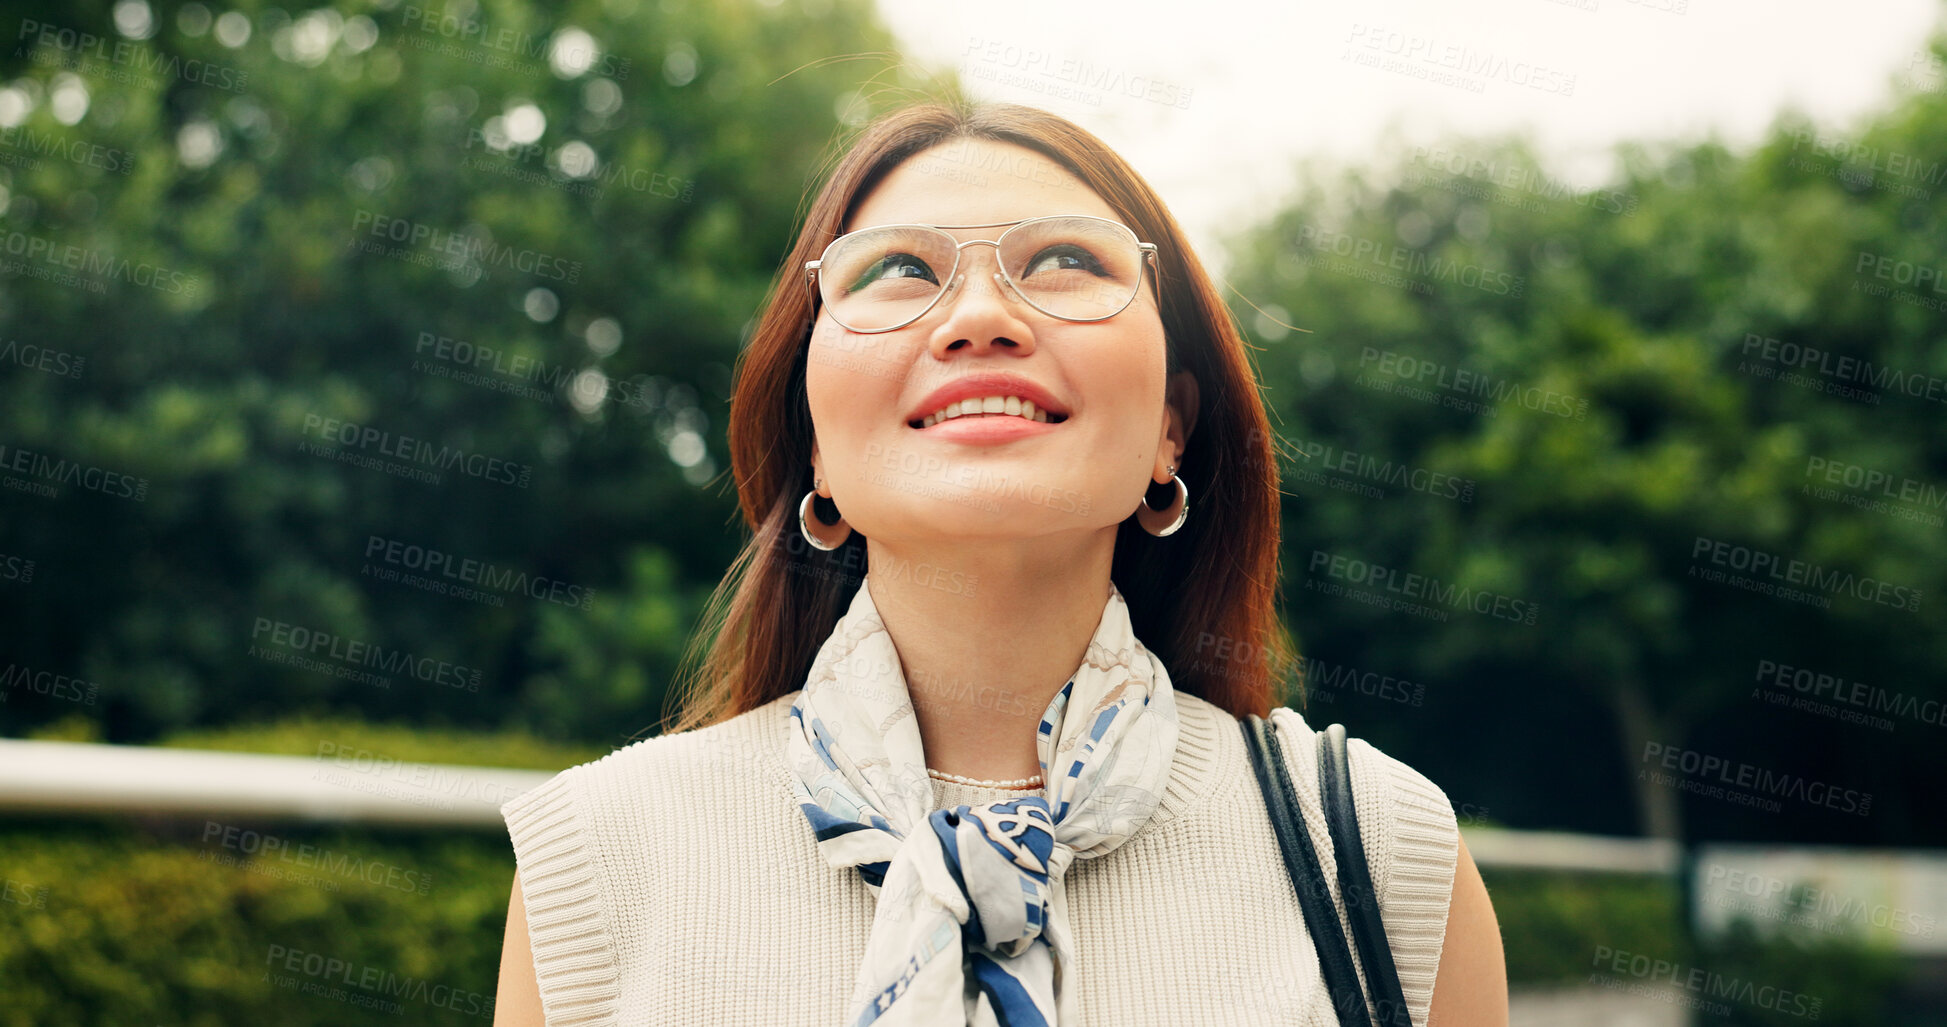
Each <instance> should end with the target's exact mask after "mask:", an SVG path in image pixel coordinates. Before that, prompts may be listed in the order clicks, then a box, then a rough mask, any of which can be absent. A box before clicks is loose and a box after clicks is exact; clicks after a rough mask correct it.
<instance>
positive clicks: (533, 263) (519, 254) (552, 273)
mask: <svg viewBox="0 0 1947 1027" xmlns="http://www.w3.org/2000/svg"><path fill="white" fill-rule="evenodd" d="M360 230H363V231H364V234H366V235H369V236H371V237H372V238H373V239H388V240H391V241H392V242H396V243H402V244H404V245H403V246H401V247H398V248H390V247H386V246H384V245H382V244H377V243H372V242H370V241H369V240H365V239H359V238H356V235H357V233H359V232H360ZM352 232H353V234H354V238H353V240H352V242H353V244H354V245H355V246H357V247H359V248H360V249H361V250H363V251H365V252H368V253H378V254H380V255H381V256H390V257H404V258H406V259H408V260H411V261H412V262H414V263H426V262H427V261H430V262H431V263H433V264H436V265H439V266H442V267H446V268H448V269H450V270H465V269H467V268H477V269H479V270H480V271H483V272H484V271H490V270H493V269H494V268H506V269H511V270H515V271H521V272H524V273H527V274H533V275H539V276H541V277H542V278H547V279H551V280H553V281H557V282H565V283H567V284H569V285H573V284H575V283H576V282H579V281H581V261H579V260H565V259H563V258H561V257H557V256H554V255H553V254H549V253H543V252H541V251H539V250H526V249H517V248H515V247H512V246H502V245H500V244H499V243H496V242H494V241H493V240H492V239H489V238H485V237H484V235H483V234H479V233H474V232H454V231H451V230H449V229H444V228H436V227H434V226H432V225H428V224H425V223H424V222H419V221H412V220H409V219H407V218H395V217H387V216H385V215H384V214H378V213H374V212H372V211H369V210H360V211H358V212H357V213H355V214H353V215H352ZM419 249H424V250H425V252H424V253H414V252H413V251H415V250H419ZM420 257H424V258H427V260H419V259H417V258H420ZM444 258H451V259H450V260H447V259H444Z"/></svg>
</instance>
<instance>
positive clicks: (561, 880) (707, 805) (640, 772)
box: [500, 692, 796, 1027]
mask: <svg viewBox="0 0 1947 1027" xmlns="http://www.w3.org/2000/svg"><path fill="white" fill-rule="evenodd" d="M795 696H796V693H795V692H793V693H790V694H788V695H785V696H782V697H780V698H778V699H775V700H773V701H771V702H768V703H766V704H764V705H762V706H759V707H757V708H755V709H751V710H748V711H746V712H744V713H741V714H738V715H737V716H735V717H732V718H730V719H729V720H725V721H721V722H718V723H716V724H712V725H709V726H707V727H701V728H697V729H695V730H691V731H684V732H679V733H676V734H670V735H659V736H657V737H654V738H647V739H644V740H642V741H639V742H635V743H633V744H630V745H627V746H624V747H622V748H620V749H617V750H615V751H614V752H611V753H609V754H608V755H606V756H603V757H601V758H600V759H596V760H591V761H590V762H588V763H583V764H580V765H579V766H574V767H570V768H568V769H567V770H564V771H562V772H561V773H559V774H556V775H555V776H554V777H552V778H550V779H548V780H547V781H544V782H542V783H541V784H540V785H537V786H536V787H534V788H533V789H531V790H529V791H527V792H525V793H523V794H521V795H518V796H516V797H514V798H513V799H510V800H508V801H507V802H506V803H505V804H504V805H502V806H501V807H500V813H501V817H502V818H503V819H504V820H506V822H507V831H508V835H509V837H510V839H511V840H512V842H513V846H514V858H515V864H516V866H517V869H518V873H519V874H520V880H521V894H522V899H523V900H524V901H525V903H526V906H527V926H528V937H529V941H530V945H531V947H532V950H533V952H534V963H535V966H534V970H535V977H536V979H537V980H538V982H539V984H540V992H541V1005H542V1009H543V1010H544V1012H545V1014H546V1017H547V1024H548V1027H604V1025H611V1024H616V1023H618V1022H619V1020H618V1019H617V1015H618V1014H617V1008H616V1006H617V1003H616V999H617V997H618V995H619V994H620V992H621V985H622V962H623V955H624V953H623V952H621V951H620V949H619V947H618V944H617V938H618V936H619V937H624V938H626V937H628V936H629V935H628V932H627V931H626V930H621V931H618V929H617V928H618V926H619V925H618V924H616V923H615V922H614V921H615V919H616V918H617V915H618V913H619V912H620V911H624V910H630V909H635V908H643V907H644V906H645V905H646V904H645V903H644V902H643V901H642V900H643V899H644V898H645V896H643V895H640V894H635V895H631V894H627V893H629V892H643V891H647V890H648V889H649V888H650V887H652V884H653V876H652V875H651V874H648V873H645V871H646V870H652V869H653V868H651V867H646V866H644V865H643V864H642V862H641V861H640V852H642V851H648V850H647V849H646V847H645V849H644V850H638V851H637V852H629V851H620V852H618V851H616V847H615V846H614V845H613V844H612V836H613V834H614V831H615V828H616V826H617V825H625V824H639V823H643V822H644V821H645V819H646V820H647V821H648V822H650V823H655V822H657V821H658V819H659V818H658V815H659V813H660V812H661V811H660V810H657V809H648V808H645V807H649V806H655V805H660V804H663V803H668V802H669V800H671V799H673V798H675V799H680V800H681V801H682V803H683V804H684V805H685V806H686V807H687V808H686V809H685V810H684V811H683V812H682V814H681V815H682V816H684V817H691V818H697V819H699V820H706V819H709V818H734V817H739V816H747V815H749V811H750V803H749V801H748V800H749V791H748V789H747V788H721V787H713V785H714V784H716V783H718V782H722V781H725V780H733V781H738V782H742V783H745V784H749V783H753V782H758V781H770V782H774V783H775V784H776V785H777V799H778V801H780V802H783V803H785V804H787V805H789V806H792V807H794V808H795V803H794V802H793V801H792V798H791V795H790V792H789V789H788V785H787V780H788V779H787V778H786V777H785V774H784V772H785V767H784V763H783V760H782V755H781V754H782V738H783V735H782V728H783V722H782V720H781V719H780V718H783V717H785V716H786V715H787V712H786V711H788V710H789V708H790V704H791V700H792V699H793V698H794V697H795ZM595 818H599V822H598V821H597V819H595ZM605 842H611V844H604V843H605ZM632 900H633V901H632Z"/></svg>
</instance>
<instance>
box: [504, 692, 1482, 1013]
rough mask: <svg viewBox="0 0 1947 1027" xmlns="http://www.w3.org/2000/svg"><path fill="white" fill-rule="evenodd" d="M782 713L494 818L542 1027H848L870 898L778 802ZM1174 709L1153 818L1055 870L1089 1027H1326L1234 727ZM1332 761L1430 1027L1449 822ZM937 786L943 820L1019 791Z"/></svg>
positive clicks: (738, 721) (1412, 1004) (1416, 780)
mask: <svg viewBox="0 0 1947 1027" xmlns="http://www.w3.org/2000/svg"><path fill="white" fill-rule="evenodd" d="M796 695H797V693H796V692H792V693H789V694H786V695H784V696H780V697H779V698H777V699H775V700H773V701H771V702H769V703H766V704H765V705H763V706H761V707H758V708H757V709H754V710H751V711H749V712H747V713H744V714H741V715H739V716H737V717H735V718H732V719H731V720H728V721H724V722H722V723H719V724H713V725H711V726H709V727H705V728H700V729H697V730H694V731H687V732H683V733H680V734H675V735H665V736H662V737H658V738H651V739H647V740H644V741H641V742H637V743H635V744H633V745H630V746H628V747H626V748H623V749H619V750H617V751H615V752H613V753H610V754H609V755H607V756H604V757H602V758H601V759H599V760H595V761H593V762H590V763H585V764H582V765H581V766H578V767H571V768H569V769H568V770H564V771H562V772H561V773H560V774H558V775H556V776H555V777H553V778H551V779H550V780H548V781H547V782H545V783H543V784H541V785H540V786H538V787H536V788H534V789H533V790H532V791H529V792H527V793H525V794H523V795H521V796H519V797H517V798H515V799H513V800H511V801H509V802H508V803H507V804H506V805H504V806H502V807H501V813H502V815H503V816H504V817H505V818H506V821H507V827H508V833H509V835H510V836H511V837H512V839H513V845H514V854H515V859H516V861H517V863H518V865H519V874H520V881H521V890H522V894H523V897H524V899H525V901H526V904H527V925H528V933H529V937H530V939H531V942H532V945H533V949H534V966H535V973H536V976H537V978H538V980H539V982H540V988H541V1000H542V1004H543V1006H544V1007H545V1009H546V1011H547V1023H548V1027H570V1025H573V1027H583V1025H610V1024H614V1025H622V1024H628V1025H636V1024H704V1025H711V1027H716V1025H723V1027H743V1025H750V1027H760V1025H761V1027H779V1025H787V1024H790V1025H797V1024H802V1025H806V1027H837V1025H838V1024H839V1021H840V1020H842V1019H843V1018H844V1016H845V1002H846V998H847V996H848V994H849V993H850V991H851V987H852V983H853V981H854V978H855V975H856V973H857V970H858V965H859V960H860V956H861V954H862V953H863V952H864V951H865V943H866V937H867V935H868V934H869V933H870V931H871V927H872V919H873V901H874V900H873V898H872V895H871V893H870V892H869V891H868V890H867V889H866V886H865V884H864V882H863V881H861V880H860V879H859V875H858V872H857V871H856V870H845V871H841V870H838V869H836V868H834V867H831V866H830V865H828V864H826V863H825V861H824V860H822V859H820V858H819V855H818V851H817V848H816V846H815V844H814V842H813V840H812V837H811V831H810V829H809V827H808V826H807V825H806V823H805V818H804V814H803V813H802V812H801V811H800V810H799V809H798V806H797V803H796V802H795V800H794V799H793V797H792V792H791V785H790V781H791V773H790V771H789V769H788V768H787V767H786V766H785V763H784V760H783V748H784V739H785V731H786V730H787V726H788V725H787V711H788V710H789V709H790V708H791V702H792V700H793V699H794V698H795V697H796ZM1176 698H1177V703H1178V712H1179V714H1180V716H1181V736H1180V738H1179V740H1178V746H1177V753H1176V759H1175V762H1174V765H1173V767H1172V770H1171V779H1170V783H1169V785H1168V787H1167V790H1166V791H1165V794H1164V796H1163V802H1162V805H1161V807H1159V808H1158V809H1157V811H1156V814H1155V816H1154V817H1153V818H1151V820H1150V821H1149V822H1148V823H1147V824H1145V825H1144V827H1143V828H1142V830H1141V831H1139V832H1138V833H1137V834H1135V835H1134V836H1133V837H1131V838H1130V840H1129V841H1128V842H1127V843H1125V844H1123V845H1122V846H1120V847H1119V848H1117V849H1115V850H1113V851H1111V852H1109V853H1107V854H1105V855H1103V856H1101V857H1099V858H1096V859H1089V860H1084V861H1081V862H1078V863H1077V864H1075V866H1074V867H1073V868H1071V869H1070V870H1069V872H1068V875H1067V879H1066V880H1067V884H1066V887H1067V889H1068V902H1069V909H1070V913H1071V916H1072V918H1073V929H1074V935H1075V943H1076V960H1077V963H1078V968H1077V969H1078V973H1077V980H1078V984H1077V987H1078V988H1079V989H1080V997H1081V1008H1082V1010H1083V1016H1084V1024H1086V1025H1089V1027H1094V1025H1100V1027H1131V1025H1137V1024H1173V1025H1179V1024H1180V1025H1204V1024H1209V1025H1220V1024H1221V1025H1238V1027H1246V1025H1249V1027H1257V1025H1266V1024H1304V1025H1313V1027H1336V1024H1337V1020H1336V1018H1335V1017H1334V1015H1333V1013H1332V1009H1331V1004H1330V1001H1329V1000H1328V999H1327V998H1326V996H1325V995H1324V984H1323V982H1322V980H1321V979H1320V976H1319V969H1318V959H1317V956H1316V954H1315V953H1314V951H1313V949H1312V945H1311V941H1310V939H1309V937H1308V936H1307V934H1306V932H1305V923H1304V915H1303V913H1302V912H1301V911H1300V909H1299V906H1298V896H1297V893H1296V892H1295V891H1294V890H1293V889H1292V886H1291V880H1290V878H1289V877H1288V876H1287V875H1286V873H1285V869H1284V864H1283V862H1282V859H1281V857H1280V855H1279V852H1278V843H1277V838H1276V836H1275V835H1274V834H1273V833H1272V831H1271V823H1270V820H1269V817H1268V815H1267V813H1266V812H1265V807H1264V799H1263V797H1262V795H1261V794H1260V793H1259V792H1258V788H1257V782H1256V780H1255V779H1254V778H1253V777H1252V774H1251V768H1250V762H1249V758H1248V756H1247V754H1246V751H1245V748H1244V739H1243V736H1242V734H1241V733H1240V731H1239V728H1238V726H1237V719H1236V718H1235V717H1233V716H1231V715H1230V714H1229V713H1227V712H1225V711H1224V710H1222V709H1220V708H1218V707H1216V706H1213V705H1211V704H1210V703H1208V702H1205V701H1204V700H1202V699H1199V698H1197V697H1196V696H1194V695H1191V694H1189V693H1186V692H1178V693H1177V695H1176ZM1272 717H1273V719H1274V720H1275V721H1276V722H1278V724H1279V731H1280V741H1282V742H1283V743H1284V750H1285V755H1286V758H1287V760H1288V761H1289V763H1290V765H1291V773H1292V779H1293V783H1294V785H1295V786H1296V788H1297V791H1298V795H1299V801H1300V803H1301V804H1302V806H1303V808H1304V815H1305V822H1306V826H1307V827H1308V828H1309V829H1310V831H1311V835H1312V844H1313V846H1314V847H1315V848H1316V849H1317V851H1318V853H1319V857H1320V860H1321V861H1322V863H1323V864H1324V869H1325V873H1326V876H1327V879H1328V880H1331V881H1334V882H1336V871H1335V868H1334V864H1333V859H1332V852H1331V842H1330V839H1329V837H1328V835H1327V833H1326V831H1325V827H1324V816H1323V810H1322V808H1321V807H1320V805H1319V800H1318V774H1317V753H1316V751H1315V749H1314V746H1313V738H1312V729H1311V728H1310V727H1309V726H1307V725H1306V724H1305V722H1304V720H1303V719H1302V718H1301V717H1300V716H1299V715H1298V714H1297V713H1296V712H1294V711H1292V710H1289V709H1283V708H1280V709H1278V710H1275V711H1273V713H1272ZM1348 749H1349V758H1350V761H1351V769H1352V783H1353V794H1354V799H1355V802H1356V805H1357V807H1358V813H1359V827H1360V831H1361V834H1362V835H1363V837H1364V842H1365V847H1366V855H1367V858H1368V861H1369V862H1370V864H1371V867H1372V878H1373V887H1374V888H1375V889H1376V890H1377V892H1378V894H1379V895H1380V902H1381V908H1382V910H1383V912H1384V915H1385V922H1386V934H1387V937H1388V939H1389V940H1390V942H1391V944H1392V950H1393V958H1394V960H1395V961H1396V963H1397V964H1398V968H1399V977H1400V983H1401V984H1402V985H1403V987H1404V989H1405V994H1406V1001H1407V1005H1408V1007H1409V1009H1410V1010H1411V1012H1412V1017H1413V1023H1414V1024H1416V1025H1424V1024H1425V1023H1426V1022H1427V1007H1428V1005H1429V1003H1430V1002H1431V1001H1432V996H1433V980H1434V975H1435V973H1436V972H1437V971H1438V969H1439V960H1440V945H1441V941H1442V939H1443V937H1444V936H1445V932H1446V923H1447V905H1448V899H1449V896H1450V894H1451V892H1452V887H1453V871H1454V858H1455V854H1456V852H1457V848H1458V845H1457V840H1458V833H1457V829H1456V826H1455V821H1454V814H1453V810H1452V807H1450V806H1449V805H1448V802H1447V797H1446V795H1445V794H1444V793H1443V792H1442V791H1441V790H1440V789H1439V788H1438V787H1436V786H1435V785H1434V784H1433V783H1432V782H1430V781H1428V780H1427V779H1426V778H1425V777H1423V776H1421V775H1420V774H1419V773H1417V772H1416V771H1414V770H1413V769H1412V768H1410V767H1408V766H1406V765H1405V764H1403V763H1400V762H1399V761H1397V760H1394V759H1392V758H1391V757H1389V756H1387V755H1385V754H1384V753H1382V752H1380V751H1379V750H1377V749H1374V748H1373V747H1371V746H1369V745H1367V744H1366V743H1364V742H1363V741H1359V740H1357V739H1354V740H1352V742H1351V743H1350V745H1349V747H1348ZM933 788H934V794H935V808H938V809H944V808H947V807H950V806H955V805H959V804H962V803H965V804H969V805H971V804H973V803H978V802H983V801H987V800H992V799H997V798H1005V797H1006V796H1009V795H1014V794H1020V793H1019V792H1015V791H1006V790H1000V789H990V788H980V787H974V786H969V785H962V784H953V783H948V782H942V781H934V782H933ZM1333 887H1334V889H1335V890H1336V884H1334V885H1333ZM1342 913H1343V906H1341V914H1342ZM1064 1027H1066V1025H1064Z"/></svg>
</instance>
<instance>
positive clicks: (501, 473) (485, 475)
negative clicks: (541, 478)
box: [304, 414, 534, 488]
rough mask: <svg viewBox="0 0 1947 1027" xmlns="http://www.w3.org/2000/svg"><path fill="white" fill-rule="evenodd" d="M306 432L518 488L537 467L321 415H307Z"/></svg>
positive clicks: (435, 479) (334, 452)
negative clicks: (436, 444) (437, 444)
mask: <svg viewBox="0 0 1947 1027" xmlns="http://www.w3.org/2000/svg"><path fill="white" fill-rule="evenodd" d="M304 433H305V434H306V435H312V434H315V435H317V436H318V437H319V438H320V439H326V440H329V441H334V442H337V443H338V444H339V446H341V447H349V448H350V449H361V450H363V449H370V450H373V451H374V452H377V453H378V454H379V455H380V456H386V457H393V458H396V459H398V460H403V461H407V462H408V463H413V464H421V465H424V466H425V467H434V468H438V469H440V470H443V471H444V470H457V471H459V472H460V473H461V474H465V475H468V476H469V477H474V478H479V479H481V480H482V481H491V482H498V483H499V484H502V485H513V486H516V487H518V488H526V487H527V485H528V480H529V478H531V477H532V476H533V474H534V468H533V467H531V466H529V465H527V464H517V463H513V462H510V461H507V460H501V459H499V458H498V457H490V456H487V455H485V454H483V453H469V452H467V451H466V450H464V449H458V448H455V447H452V446H434V445H433V444H432V443H430V442H427V441H425V440H423V439H415V438H413V437H412V436H410V435H394V434H392V433H391V432H389V431H385V430H383V429H380V428H374V427H372V426H371V425H369V424H356V423H354V422H351V421H341V420H338V419H337V418H335V417H325V416H323V415H321V414H305V415H304ZM312 448H313V449H314V450H318V452H317V453H316V455H319V456H336V455H339V454H342V453H345V452H347V451H348V450H346V449H339V450H324V449H322V448H321V447H312ZM432 481H433V483H434V484H438V483H439V478H438V476H437V475H434V476H433V477H432Z"/></svg>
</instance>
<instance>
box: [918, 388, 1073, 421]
mask: <svg viewBox="0 0 1947 1027" xmlns="http://www.w3.org/2000/svg"><path fill="white" fill-rule="evenodd" d="M969 414H1011V415H1013V416H1015V417H1025V418H1027V419H1028V420H1030V421H1039V422H1041V423H1042V424H1047V423H1048V412H1047V411H1046V410H1041V409H1038V408H1036V407H1035V405H1034V403H1033V402H1032V401H1030V400H1025V399H1022V398H1021V397H1019V396H983V397H981V398H979V399H972V398H969V399H962V400H955V401H954V402H952V403H948V404H947V405H946V406H945V407H944V408H943V409H940V410H938V411H935V412H934V413H931V414H928V415H927V416H926V417H925V418H924V419H923V420H921V421H920V427H921V428H931V427H933V426H934V425H936V424H939V423H940V422H942V421H951V420H953V419H954V418H956V417H963V416H966V415H969Z"/></svg>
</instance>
